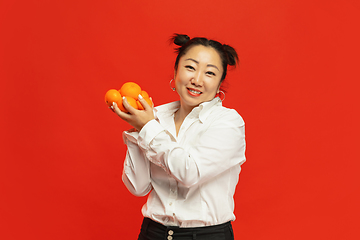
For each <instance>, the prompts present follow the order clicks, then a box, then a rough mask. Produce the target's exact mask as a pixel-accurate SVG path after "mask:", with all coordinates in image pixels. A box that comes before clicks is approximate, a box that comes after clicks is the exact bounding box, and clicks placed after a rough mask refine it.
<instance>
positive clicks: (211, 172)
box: [138, 110, 245, 187]
mask: <svg viewBox="0 0 360 240" xmlns="http://www.w3.org/2000/svg"><path fill="white" fill-rule="evenodd" d="M189 134H191V133H189ZM138 144H139V146H140V147H141V148H142V149H143V151H144V153H145V155H146V157H147V158H148V159H149V160H150V161H151V162H152V163H154V164H156V165H158V166H160V167H162V168H163V169H165V170H166V171H167V172H168V173H169V174H171V175H172V176H173V177H174V178H176V179H177V180H178V181H179V182H181V183H182V184H183V185H185V186H187V187H190V186H193V185H195V184H199V183H202V182H205V181H207V180H208V179H211V178H213V177H215V176H216V175H218V174H220V173H222V172H224V171H226V170H228V169H230V168H231V167H233V166H235V165H237V164H242V163H243V162H245V129H244V122H243V120H242V118H241V117H240V116H239V115H238V114H237V112H236V111H234V110H231V111H228V112H227V113H226V114H224V115H223V116H222V117H221V118H217V119H216V120H215V121H213V122H212V123H211V125H210V126H209V128H207V130H206V131H205V132H203V133H201V135H200V136H198V137H197V139H196V141H195V142H194V143H193V144H192V145H191V146H190V147H189V148H187V149H184V148H183V147H181V146H180V145H179V144H178V143H177V142H176V140H175V139H174V138H173V137H172V135H171V134H170V133H168V132H167V131H165V130H164V129H163V128H162V126H161V125H160V124H159V123H158V122H157V121H156V120H152V121H150V122H148V123H147V124H146V125H145V126H144V127H143V129H142V130H141V131H140V133H139V138H138Z"/></svg>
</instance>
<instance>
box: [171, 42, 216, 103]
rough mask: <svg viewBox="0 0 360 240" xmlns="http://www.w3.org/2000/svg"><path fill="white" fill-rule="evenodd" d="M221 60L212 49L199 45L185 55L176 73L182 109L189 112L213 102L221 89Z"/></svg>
mask: <svg viewBox="0 0 360 240" xmlns="http://www.w3.org/2000/svg"><path fill="white" fill-rule="evenodd" d="M222 73H223V68H222V65H221V59H220V56H219V54H218V53H217V51H216V50H215V49H214V48H212V47H205V46H202V45H197V46H194V47H191V48H190V49H189V50H188V51H187V53H186V54H185V55H183V56H182V57H181V58H180V60H179V64H178V68H177V70H176V71H175V87H176V91H177V92H178V94H179V95H180V102H181V107H185V108H187V109H189V110H191V109H192V108H194V107H196V106H198V105H199V104H200V103H202V102H206V101H210V100H212V99H213V98H214V97H215V95H216V94H217V93H218V91H219V88H220V80H221V76H222Z"/></svg>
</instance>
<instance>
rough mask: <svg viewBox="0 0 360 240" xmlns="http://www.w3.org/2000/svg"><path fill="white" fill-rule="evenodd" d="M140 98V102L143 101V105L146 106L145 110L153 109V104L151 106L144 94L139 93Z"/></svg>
mask: <svg viewBox="0 0 360 240" xmlns="http://www.w3.org/2000/svg"><path fill="white" fill-rule="evenodd" d="M138 100H139V102H140V103H141V105H142V106H143V107H144V110H145V111H149V110H152V106H150V105H149V104H148V102H147V101H145V99H144V98H143V96H141V95H140V94H139V96H138Z"/></svg>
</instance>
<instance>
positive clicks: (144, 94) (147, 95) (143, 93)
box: [140, 91, 149, 98]
mask: <svg viewBox="0 0 360 240" xmlns="http://www.w3.org/2000/svg"><path fill="white" fill-rule="evenodd" d="M140 94H141V96H143V97H144V98H149V94H148V93H147V92H145V91H141V93H140Z"/></svg>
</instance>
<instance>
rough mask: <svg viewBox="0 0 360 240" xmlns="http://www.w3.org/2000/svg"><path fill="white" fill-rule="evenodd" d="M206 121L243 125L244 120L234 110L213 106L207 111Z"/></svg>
mask: <svg viewBox="0 0 360 240" xmlns="http://www.w3.org/2000/svg"><path fill="white" fill-rule="evenodd" d="M208 119H209V120H210V121H212V122H227V123H234V124H236V125H244V124H245V122H244V119H243V118H242V116H241V115H240V114H239V113H238V111H237V110H236V109H233V108H228V107H225V106H222V105H221V104H220V105H215V106H214V107H212V108H211V109H209V114H208Z"/></svg>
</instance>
